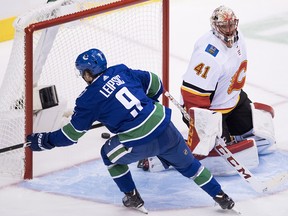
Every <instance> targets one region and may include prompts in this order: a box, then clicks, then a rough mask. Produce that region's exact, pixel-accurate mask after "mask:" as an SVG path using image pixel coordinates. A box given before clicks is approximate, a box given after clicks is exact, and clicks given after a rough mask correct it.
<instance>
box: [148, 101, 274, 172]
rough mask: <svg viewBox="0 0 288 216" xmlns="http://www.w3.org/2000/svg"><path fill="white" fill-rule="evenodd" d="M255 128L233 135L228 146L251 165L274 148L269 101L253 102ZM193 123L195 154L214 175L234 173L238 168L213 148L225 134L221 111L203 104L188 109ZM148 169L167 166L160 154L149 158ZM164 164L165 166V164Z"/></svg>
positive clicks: (191, 133) (191, 144) (191, 143)
mask: <svg viewBox="0 0 288 216" xmlns="http://www.w3.org/2000/svg"><path fill="white" fill-rule="evenodd" d="M251 110H252V118H253V119H252V122H253V129H252V130H251V131H249V132H247V133H245V134H243V135H241V136H234V140H235V142H234V143H233V144H231V145H228V146H227V148H228V149H229V150H230V151H231V152H232V153H233V154H234V155H235V157H237V159H238V160H239V161H240V162H242V163H243V165H245V166H246V167H247V168H248V169H253V168H256V167H257V166H258V165H259V157H258V155H261V154H269V153H271V152H273V151H274V150H275V146H276V145H275V143H276V142H275V134H274V126H273V117H274V110H273V108H272V107H270V106H269V105H265V104H261V103H251ZM189 115H190V123H189V125H190V127H189V133H188V139H187V145H188V146H189V148H190V150H191V151H192V153H193V154H194V156H195V157H196V158H197V159H199V160H201V163H202V164H203V165H204V166H206V167H207V168H208V169H209V170H210V171H211V172H212V173H213V174H214V175H222V176H223V175H232V174H235V170H234V169H232V168H231V167H229V166H227V164H226V162H225V161H224V160H223V159H222V158H221V156H219V154H218V153H217V152H216V151H215V150H214V146H215V140H216V137H217V136H218V137H221V135H222V115H221V113H219V112H214V111H210V110H207V109H201V108H191V109H190V110H189ZM148 162H149V171H151V172H155V171H160V170H163V169H165V168H164V167H166V168H167V166H166V164H162V163H161V162H160V160H159V159H158V158H148ZM162 165H163V166H162Z"/></svg>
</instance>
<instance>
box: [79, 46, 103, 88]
mask: <svg viewBox="0 0 288 216" xmlns="http://www.w3.org/2000/svg"><path fill="white" fill-rule="evenodd" d="M75 66H76V68H77V70H78V71H79V73H80V76H82V78H83V79H84V80H85V81H86V82H87V83H88V84H91V82H92V81H93V80H94V79H95V78H96V77H97V76H99V74H101V73H103V72H104V71H105V70H106V69H107V61H106V58H105V56H104V54H103V53H102V52H101V51H100V50H98V49H90V50H87V51H85V52H83V53H81V54H80V55H79V56H78V57H77V59H76V61H75Z"/></svg>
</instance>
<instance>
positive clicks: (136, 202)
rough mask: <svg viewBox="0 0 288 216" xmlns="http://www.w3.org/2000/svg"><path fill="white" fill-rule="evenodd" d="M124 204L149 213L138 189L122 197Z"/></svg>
mask: <svg viewBox="0 0 288 216" xmlns="http://www.w3.org/2000/svg"><path fill="white" fill-rule="evenodd" d="M122 202H123V205H124V206H125V207H127V208H133V209H136V210H138V211H140V212H143V213H144V214H148V211H147V209H146V208H145V207H144V201H143V200H142V198H141V196H140V194H139V192H138V191H137V189H134V190H133V191H131V192H128V193H125V197H123V199H122Z"/></svg>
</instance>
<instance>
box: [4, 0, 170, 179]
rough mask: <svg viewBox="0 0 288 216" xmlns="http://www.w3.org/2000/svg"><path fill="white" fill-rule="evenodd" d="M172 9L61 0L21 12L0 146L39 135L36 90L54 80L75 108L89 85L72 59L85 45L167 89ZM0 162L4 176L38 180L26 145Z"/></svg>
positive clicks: (127, 0)
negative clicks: (149, 75) (35, 123)
mask: <svg viewBox="0 0 288 216" xmlns="http://www.w3.org/2000/svg"><path fill="white" fill-rule="evenodd" d="M168 8H169V2H168V0H150V1H143V0H123V1H107V0H105V1H104V0H100V1H97V0H94V1H91V2H89V1H87V0H86V1H84V0H58V1H54V2H50V3H48V4H46V5H44V6H43V7H41V8H37V9H34V10H31V11H29V12H28V13H26V14H24V15H23V16H20V17H18V18H17V19H16V21H15V23H14V26H15V30H16V35H15V39H14V42H13V47H12V52H11V56H10V60H9V63H8V67H7V71H6V73H5V75H4V77H3V82H2V85H1V89H0V133H1V136H0V148H4V147H8V146H12V145H15V144H18V143H23V142H25V137H26V135H27V134H30V133H32V132H33V131H34V132H35V128H33V118H34V116H35V110H34V111H33V88H35V87H37V86H38V87H39V86H47V85H48V86H50V85H55V87H56V90H57V95H58V97H59V102H61V100H62V99H65V101H67V104H66V109H67V110H68V111H69V110H73V107H74V102H75V99H76V98H77V97H78V96H79V94H80V93H81V92H82V91H83V89H84V88H85V87H86V84H85V82H84V81H83V80H82V79H81V78H80V79H79V78H78V77H77V76H76V74H75V64H74V63H75V59H76V57H77V56H78V55H79V54H80V53H82V52H84V51H85V50H88V49H91V48H98V49H100V50H101V51H103V52H104V53H105V56H106V58H107V61H108V66H111V65H114V64H120V63H124V64H126V65H127V66H128V67H130V68H134V69H143V70H148V71H152V72H154V73H156V74H158V75H159V76H160V77H162V80H163V83H164V86H165V87H166V89H168V55H169V54H168V36H169V33H168V25H169V24H168V20H169V19H168V11H169V10H168ZM162 100H163V101H162V102H163V103H164V104H165V103H166V104H168V102H167V101H165V99H164V97H163V99H162ZM34 102H35V101H34ZM42 123H43V124H45V122H42ZM46 123H48V122H46ZM0 164H1V166H0V175H1V176H3V175H4V176H6V175H7V176H12V177H17V178H24V179H30V178H32V177H33V172H32V164H33V163H32V152H31V151H30V149H29V148H25V149H24V148H22V149H17V150H13V151H9V152H5V153H3V154H0ZM36 166H37V165H36Z"/></svg>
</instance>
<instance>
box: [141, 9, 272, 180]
mask: <svg viewBox="0 0 288 216" xmlns="http://www.w3.org/2000/svg"><path fill="white" fill-rule="evenodd" d="M238 23H239V19H238V18H237V17H236V15H235V13H234V12H233V11H232V10H231V9H230V8H228V7H226V6H220V7H218V8H216V9H215V10H214V11H213V13H212V16H211V17H210V24H211V30H210V31H208V32H207V33H205V34H204V35H203V36H201V37H200V38H199V39H198V40H197V41H196V43H195V45H194V49H193V53H192V57H191V60H190V62H189V65H188V68H187V71H186V73H185V74H184V75H183V83H182V86H181V95H182V98H181V99H182V101H181V103H182V105H183V107H184V108H185V109H186V111H187V112H188V113H189V114H190V119H192V120H193V121H192V122H193V124H189V122H188V121H187V120H186V119H185V118H184V116H183V121H184V122H185V123H186V124H187V125H188V127H189V135H188V139H187V144H188V146H189V147H190V149H191V151H192V153H194V154H195V155H200V156H201V157H203V156H204V159H203V160H202V162H203V163H204V164H205V165H206V166H207V167H209V169H210V170H211V171H212V172H213V173H214V174H219V175H226V174H230V173H234V171H233V170H232V169H231V168H230V167H228V166H227V164H226V163H225V161H224V160H223V159H222V158H220V157H219V155H218V154H217V153H216V152H215V151H214V149H213V148H214V146H215V140H216V138H217V137H222V138H223V139H224V140H225V142H226V144H227V147H228V148H229V150H230V151H231V152H232V153H234V154H237V158H238V159H239V160H240V161H241V162H242V161H243V163H244V164H245V165H246V167H248V168H254V167H257V166H258V164H259V160H258V155H261V154H268V153H271V152H273V151H274V149H275V145H274V144H275V135H274V127H273V121H272V118H273V117H274V111H273V108H272V107H270V106H269V105H266V104H262V103H255V102H254V103H252V101H251V100H250V99H249V98H248V96H247V94H246V93H245V92H244V91H243V87H244V84H245V80H246V75H247V72H248V70H247V66H248V60H247V59H248V58H247V50H246V45H245V40H244V37H243V34H241V32H240V31H239V30H238ZM206 161H207V163H206ZM148 162H149V169H150V170H152V169H153V168H154V167H158V166H156V165H155V164H153V159H151V158H150V159H148ZM142 163H143V162H142ZM146 164H147V163H146ZM215 164H217V165H215ZM222 164H223V165H222ZM214 168H215V169H214Z"/></svg>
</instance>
